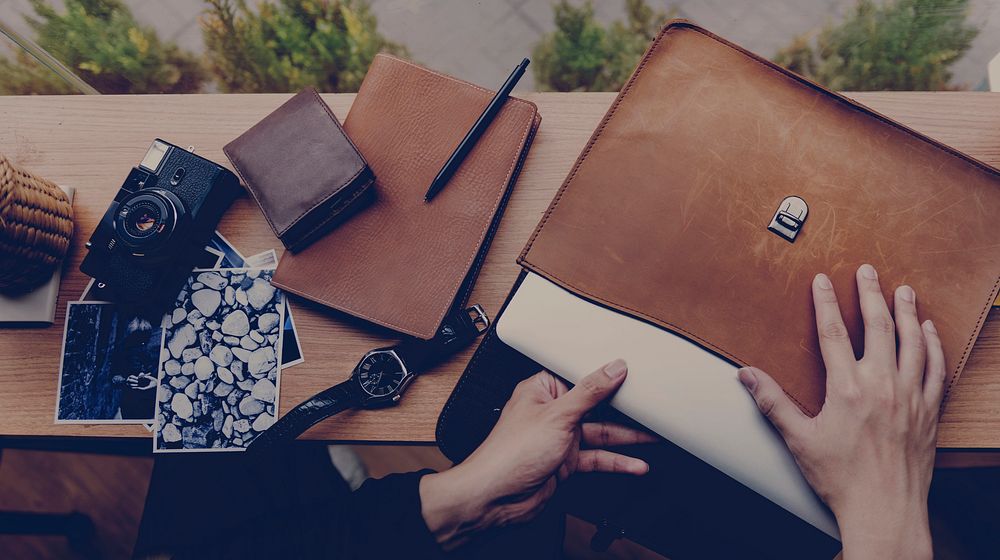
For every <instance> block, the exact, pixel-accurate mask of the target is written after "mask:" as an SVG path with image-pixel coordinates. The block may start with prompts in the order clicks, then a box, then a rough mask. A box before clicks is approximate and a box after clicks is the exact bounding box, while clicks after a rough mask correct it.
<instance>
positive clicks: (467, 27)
mask: <svg viewBox="0 0 1000 560" xmlns="http://www.w3.org/2000/svg"><path fill="white" fill-rule="evenodd" d="M125 2H126V4H128V5H129V6H130V7H131V8H132V9H133V11H134V12H135V14H136V17H138V18H139V20H140V21H142V22H144V23H147V24H149V25H153V26H154V27H155V28H156V29H157V30H158V31H159V32H160V35H161V37H163V38H165V39H168V40H172V41H175V42H177V43H179V44H181V45H183V46H184V47H185V48H189V49H191V50H194V51H201V50H202V49H203V44H202V40H201V30H200V29H199V27H198V16H199V14H200V13H201V11H202V10H203V9H204V2H202V0H169V1H163V0H125ZM854 2H855V0H758V1H756V2H746V1H744V0H673V1H669V0H650V1H649V3H650V5H653V6H657V7H659V8H661V9H666V8H668V7H670V6H674V7H676V8H677V9H678V13H679V15H680V16H681V17H686V18H690V19H693V20H694V21H696V22H698V23H699V24H701V25H703V26H705V27H707V28H708V29H710V30H712V31H714V32H715V33H718V34H719V35H722V36H724V37H726V38H728V39H730V40H732V41H735V42H737V43H739V44H741V45H743V46H744V47H747V48H749V49H750V50H752V51H755V52H757V53H760V54H762V55H765V56H771V55H773V54H774V53H775V51H777V50H778V49H779V48H781V47H783V46H785V45H787V44H788V42H789V41H790V40H791V39H792V38H793V37H794V36H796V35H798V34H801V33H805V32H808V31H811V30H814V29H816V28H818V27H821V26H822V25H823V24H824V23H826V22H828V21H837V20H839V19H840V17H841V16H842V14H844V13H845V12H846V11H849V10H850V8H851V6H853V5H854ZM54 3H56V4H61V0H54ZM552 3H553V2H552V1H551V0H371V4H372V10H373V12H374V13H375V14H376V15H377V17H378V20H379V29H380V30H381V32H382V33H383V34H384V35H386V36H387V37H390V38H391V39H392V40H394V41H396V42H399V43H402V44H404V45H406V46H407V47H409V49H410V52H411V53H412V55H413V58H415V59H416V60H418V61H420V62H422V63H424V64H427V65H429V66H432V67H434V68H436V69H439V70H442V71H444V72H448V73H450V74H454V75H456V76H459V77H461V78H465V79H467V80H471V81H473V82H476V83H480V84H483V85H486V86H495V84H496V83H499V82H500V81H501V80H502V79H503V78H504V77H505V76H506V75H507V74H508V73H509V72H510V70H511V68H513V66H514V64H516V63H517V62H518V61H519V60H520V59H521V57H523V56H530V54H531V48H532V46H533V45H534V44H535V43H536V42H537V41H538V39H539V37H541V35H542V34H544V33H546V32H548V31H551V30H552V29H553V27H554V24H553V17H552ZM29 6H30V5H29V3H28V0H0V20H2V21H4V22H5V23H7V24H9V25H11V26H13V27H14V28H15V29H16V30H18V31H22V32H23V31H27V27H26V25H25V24H24V22H23V21H22V19H21V17H20V15H21V14H23V13H26V12H28V11H30V7H29ZM623 6H624V0H597V1H595V2H594V7H595V11H596V13H597V16H598V17H599V18H600V19H601V20H602V21H605V22H610V21H613V20H615V19H621V18H623V17H624V8H623ZM969 21H971V22H973V23H974V24H975V25H977V26H979V27H980V29H981V32H980V34H979V36H978V38H977V39H976V41H975V43H974V44H973V46H972V49H971V50H970V51H969V52H968V53H967V54H966V56H965V57H964V58H963V59H962V60H960V61H959V62H958V63H957V64H955V66H954V67H953V70H954V74H955V79H954V82H955V83H956V84H964V85H966V86H967V87H971V88H981V89H985V87H986V86H985V77H986V65H987V63H988V62H989V60H990V59H991V58H993V56H994V55H995V54H997V53H998V52H1000V0H973V1H972V10H971V14H970V17H969ZM520 87H521V88H524V89H533V88H534V80H533V77H532V76H531V74H530V72H529V73H528V74H526V75H525V78H524V79H523V80H522V81H521V85H520Z"/></svg>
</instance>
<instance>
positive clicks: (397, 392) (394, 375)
mask: <svg viewBox="0 0 1000 560" xmlns="http://www.w3.org/2000/svg"><path fill="white" fill-rule="evenodd" d="M489 326H490V319H489V317H487V316H486V312H485V311H484V310H483V308H482V307H481V306H479V305H473V306H472V307H469V308H467V309H459V310H456V311H453V312H452V313H450V314H449V315H448V316H446V317H445V318H444V321H442V322H441V326H440V327H438V331H437V334H435V335H434V338H432V339H430V340H422V339H419V338H408V339H406V340H404V341H403V342H401V343H400V344H397V345H396V346H392V347H389V348H378V349H375V350H372V351H370V352H368V353H367V354H365V355H364V357H362V358H361V361H360V362H358V365H356V366H354V371H353V372H352V373H351V377H350V378H349V379H348V380H347V381H344V382H343V383H338V384H337V385H334V386H333V387H330V388H329V389H326V390H325V391H322V392H321V393H318V394H316V395H314V396H313V397H312V398H311V399H309V400H307V401H306V402H304V403H302V404H300V405H298V406H296V407H295V408H293V409H292V410H290V411H289V412H288V414H286V415H284V416H282V417H281V419H280V420H278V421H277V422H275V423H274V425H272V426H271V427H270V428H268V429H267V430H265V431H264V432H262V433H261V434H260V435H259V436H257V437H256V438H254V440H253V441H252V442H251V443H250V446H249V447H248V449H249V450H252V451H259V450H266V449H270V448H273V447H276V446H279V445H281V444H283V443H287V442H290V441H293V440H294V439H295V438H297V437H298V436H300V435H301V434H302V433H303V432H305V431H306V430H307V429H309V428H310V427H311V426H312V425H314V424H316V423H318V422H320V421H321V420H323V419H325V418H329V417H330V416H333V415H334V414H337V413H338V412H341V411H343V410H347V409H349V408H356V407H362V408H378V407H383V406H391V405H394V404H396V403H397V402H399V400H400V399H401V398H402V396H403V392H404V391H406V388H407V387H408V386H409V385H410V383H411V382H412V381H413V379H414V378H415V377H416V376H417V374H418V373H420V372H422V371H426V370H428V369H430V368H432V367H434V366H435V365H437V364H438V363H440V362H442V361H444V360H445V359H446V358H448V357H449V356H451V355H452V354H454V353H456V352H458V351H459V350H461V349H462V348H464V347H466V346H468V344H469V343H470V342H472V341H473V340H475V339H476V337H478V336H479V335H481V334H483V333H484V332H486V329H488V328H489Z"/></svg>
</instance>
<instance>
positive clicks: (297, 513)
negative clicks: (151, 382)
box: [177, 471, 441, 560]
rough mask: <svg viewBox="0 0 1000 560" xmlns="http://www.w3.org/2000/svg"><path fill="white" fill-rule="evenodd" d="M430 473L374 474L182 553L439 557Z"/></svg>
mask: <svg viewBox="0 0 1000 560" xmlns="http://www.w3.org/2000/svg"><path fill="white" fill-rule="evenodd" d="M429 472H432V471H419V472H414V473H407V474H393V475H389V476H387V477H385V478H381V479H378V480H375V479H371V480H368V481H367V482H365V483H364V484H363V485H362V486H361V488H359V489H358V490H356V491H354V492H351V493H348V494H346V495H344V496H342V497H341V499H339V500H327V501H323V502H314V503H311V504H307V505H303V506H302V507H298V508H296V509H294V510H289V511H280V512H279V511H276V512H274V513H273V514H271V515H268V516H266V517H261V518H258V519H257V520H255V521H251V522H250V524H248V525H247V526H246V527H245V528H243V530H239V531H237V532H235V533H233V534H231V535H230V538H228V539H224V540H220V541H219V542H217V543H215V544H213V543H211V542H208V543H204V544H203V545H201V546H196V547H195V548H193V549H191V550H190V551H188V552H187V553H186V554H183V555H180V556H177V558H233V559H245V558H266V559H268V560H277V559H279V558H317V559H319V558H336V559H345V560H347V559H351V560H354V559H361V558H437V557H439V556H440V555H441V551H440V547H438V545H437V543H436V542H435V541H434V538H433V536H432V535H431V534H430V531H429V530H428V529H427V525H426V524H425V523H424V519H423V515H422V514H421V510H420V492H419V486H420V478H421V477H422V476H423V475H425V474H427V473H429Z"/></svg>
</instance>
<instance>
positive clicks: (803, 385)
mask: <svg viewBox="0 0 1000 560" xmlns="http://www.w3.org/2000/svg"><path fill="white" fill-rule="evenodd" d="M793 196H794V197H798V201H801V204H800V202H798V201H797V200H795V199H789V198H788V197H793ZM803 204H804V206H807V207H808V213H807V214H805V212H804V206H803ZM779 211H783V214H782V215H780V216H776V213H778V212H779ZM801 218H805V219H804V221H801ZM774 219H777V224H776V225H774V224H772V220H774ZM998 219H1000V172H998V171H997V170H996V169H994V168H992V167H990V166H988V165H986V164H984V163H982V162H979V161H976V160H974V159H972V158H970V157H969V156H966V155H964V154H962V153H959V152H957V151H956V150H954V149H952V148H949V147H947V146H944V145H942V144H940V143H938V142H936V141H934V140H932V139H930V138H927V137H926V136H923V135H921V134H919V133H917V132H915V131H913V130H910V129H908V128H906V127H904V126H902V125H900V124H899V123H896V122H893V121H892V120H890V119H888V118H886V117H884V116H882V115H879V114H877V113H875V112H874V111H872V110H870V109H868V108H866V107H864V106H862V105H860V104H858V103H855V102H853V101H851V100H850V99H848V98H846V97H844V96H842V95H838V94H836V93H833V92H830V91H827V90H825V89H823V88H822V87H820V86H819V85H817V84H814V83H812V82H810V81H808V80H806V79H804V78H801V77H799V76H797V75H795V74H792V73H790V72H788V71H785V70H783V69H781V68H779V67H777V66H775V65H774V64H771V63H770V62H768V61H766V60H764V59H762V58H760V57H757V56H755V55H753V54H752V53H749V52H747V51H746V50H743V49H741V48H740V47H737V46H736V45H733V44H732V43H729V42H728V41H725V40H723V39H721V38H719V37H717V36H715V35H713V34H711V33H709V32H707V31H706V30H704V29H701V28H699V27H697V26H695V25H693V24H691V23H688V22H684V21H675V22H671V23H670V24H668V25H667V26H666V27H665V28H664V29H663V31H662V32H661V33H660V35H659V37H658V38H657V39H656V40H655V42H654V43H653V44H652V46H651V47H650V49H649V51H648V52H647V53H646V55H645V57H644V58H643V59H642V61H641V63H640V64H639V67H638V68H637V70H636V72H635V74H634V75H633V76H632V78H631V79H630V80H629V82H628V83H627V84H626V86H625V87H624V88H623V89H622V91H621V93H620V94H619V96H618V98H617V99H616V100H615V102H614V104H613V105H612V106H611V108H610V109H609V111H608V113H607V115H606V116H605V117H604V120H603V121H602V122H601V124H600V125H599V127H598V128H597V130H596V131H595V132H594V135H593V136H592V137H591V139H590V141H589V143H588V144H587V146H586V148H585V149H584V150H583V152H582V153H581V154H580V157H579V159H578V160H577V162H576V164H575V165H574V167H573V168H572V170H571V172H570V174H569V176H568V177H567V178H566V181H565V182H564V184H563V186H562V188H561V189H560V190H559V193H558V195H557V196H556V198H555V199H554V200H553V202H552V204H551V206H550V207H549V209H548V211H547V212H546V214H545V216H544V218H543V219H542V221H541V223H540V224H539V225H538V228H537V229H536V231H535V233H534V234H533V236H532V237H531V239H530V241H529V243H528V245H527V246H526V247H525V249H524V251H523V253H522V254H521V257H520V259H519V262H520V263H521V264H522V265H523V266H524V267H525V268H527V269H529V270H531V271H533V272H535V273H537V274H540V275H542V276H544V277H546V278H548V279H549V280H552V281H554V282H556V283H557V284H559V285H560V286H562V287H563V288H565V289H567V290H570V291H572V292H573V293H575V294H577V295H579V296H581V297H583V298H586V299H589V300H591V301H594V302H597V303H600V304H602V305H605V306H608V307H610V308H613V309H615V310H618V311H619V312H622V313H626V314H628V315H630V316H633V317H637V318H640V319H643V320H646V321H649V322H651V323H653V324H656V325H658V326H660V327H663V328H666V329H669V330H671V331H673V332H675V333H677V334H679V335H681V336H684V337H686V338H688V339H689V340H691V341H693V342H696V343H698V344H700V345H702V346H703V347H705V348H707V349H709V350H711V351H714V352H716V353H718V354H720V355H722V356H724V357H726V358H728V359H729V360H731V361H733V362H736V363H739V364H752V365H755V366H757V367H760V368H762V369H764V370H766V371H768V372H770V373H771V374H772V375H774V376H775V378H776V379H777V380H778V381H779V382H780V383H781V384H782V386H783V387H784V389H785V390H786V391H787V392H788V394H789V395H790V396H791V397H792V398H793V399H795V400H796V402H798V403H799V405H800V406H801V408H802V409H803V410H804V411H806V412H808V413H810V414H815V413H817V412H818V411H819V409H820V407H821V406H822V402H823V398H824V388H825V379H824V368H823V362H822V360H821V358H820V353H819V346H818V341H817V334H816V327H815V324H814V321H813V315H812V300H811V292H810V286H811V281H812V278H813V276H814V275H815V274H816V273H819V272H826V273H828V274H829V275H830V277H831V278H832V280H833V283H834V286H835V287H836V289H837V293H838V295H839V296H840V302H841V310H842V312H843V314H844V318H845V321H846V322H847V325H848V329H849V330H850V331H851V337H852V340H853V342H854V347H855V349H857V350H858V351H860V349H862V348H863V344H862V333H863V329H862V324H861V318H860V313H859V310H858V298H857V289H856V287H855V282H854V274H855V270H856V269H857V267H858V266H860V265H861V264H863V263H865V262H869V263H871V264H873V265H874V266H875V267H876V268H877V269H878V271H879V274H880V279H881V282H882V286H883V290H884V292H885V294H886V296H887V298H888V301H889V302H890V305H891V302H892V297H891V295H892V290H893V289H894V288H895V287H896V286H898V285H900V284H909V285H911V286H913V288H914V289H915V290H916V292H917V304H918V308H919V312H920V314H921V316H922V317H923V318H930V319H933V320H934V323H935V325H936V326H937V329H938V331H939V332H940V334H941V338H942V341H943V343H944V349H945V353H946V359H947V364H948V368H949V371H950V375H951V378H950V381H949V383H950V384H954V383H955V381H956V380H957V379H958V376H959V374H960V373H961V371H962V367H963V365H964V364H965V361H966V359H967V357H968V355H969V351H970V350H971V348H972V344H973V342H974V341H975V339H976V336H977V335H978V333H979V330H980V328H981V327H982V325H983V321H984V320H985V317H986V315H987V312H988V310H989V308H990V304H991V302H992V301H993V300H994V298H996V297H997V291H998V277H1000V240H998V239H997V227H996V224H997V220H998ZM769 226H772V229H775V230H777V231H778V232H783V233H784V235H781V234H779V233H776V232H775V231H771V230H770V229H769ZM782 228H783V229H782ZM786 237H791V238H794V241H790V240H789V239H788V238H786ZM949 387H950V385H949Z"/></svg>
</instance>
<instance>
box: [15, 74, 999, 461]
mask: <svg viewBox="0 0 1000 560" xmlns="http://www.w3.org/2000/svg"><path fill="white" fill-rule="evenodd" d="M852 96H853V97H855V98H856V99H858V100H859V101H861V102H863V103H866V104H868V105H870V106H872V107H873V108H875V109H876V110H878V111H881V112H883V113H885V114H887V115H889V116H890V117H893V118H896V119H898V120H900V121H901V122H903V123H905V124H907V125H910V126H912V127H913V128H915V129H917V130H919V131H921V132H924V133H926V134H928V135H930V136H932V137H934V138H936V139H938V140H941V141H943V142H945V143H946V144H950V145H952V146H954V147H956V148H958V149H960V150H962V151H964V152H966V153H969V154H970V155H972V156H974V157H976V158H979V159H981V160H983V161H986V162H987V163H990V164H993V165H997V166H1000V95H997V94H990V93H965V92H942V93H865V94H861V93H858V94H854V95H852ZM525 97H526V98H528V99H530V100H532V101H534V102H535V103H537V104H538V108H539V111H540V112H541V114H542V116H543V122H542V126H541V129H540V130H539V132H538V136H537V137H536V138H535V142H534V145H533V147H532V149H531V153H530V155H529V157H528V160H527V162H526V163H525V166H524V170H523V172H522V173H521V178H520V180H519V181H518V183H517V187H516V189H515V191H514V194H513V197H512V198H511V201H510V205H509V207H508V209H507V213H506V216H505V217H504V219H503V223H502V225H501V227H500V230H499V232H498V233H497V236H496V239H495V241H494V243H493V248H492V250H491V252H490V254H489V257H488V259H487V261H486V265H485V267H484V268H483V270H482V274H481V275H480V277H479V281H478V283H477V285H476V289H475V291H474V292H473V297H472V301H475V302H479V303H482V304H483V305H484V306H485V307H486V309H487V310H488V311H490V312H491V313H492V312H495V311H496V310H497V309H498V308H499V306H500V304H501V302H502V301H503V298H504V296H505V295H506V294H507V292H508V290H509V288H510V286H511V284H512V283H513V281H514V279H515V276H516V274H517V271H518V269H517V267H516V265H515V264H514V259H515V256H516V255H517V253H518V252H519V251H520V250H521V247H522V246H523V245H524V243H525V241H526V240H527V238H528V236H529V234H530V233H531V231H532V230H533V228H534V227H535V225H536V224H537V222H538V220H539V218H540V217H541V214H542V212H543V211H544V210H545V208H546V206H547V205H548V203H549V201H550V200H551V198H552V197H553V195H554V193H555V191H556V189H557V188H558V187H559V185H560V184H561V183H562V181H563V178H564V177H565V176H566V173H567V172H568V170H569V168H570V166H571V165H572V164H573V162H574V160H575V159H576V157H577V154H578V153H579V151H580V149H581V148H582V147H583V145H584V144H585V143H586V141H587V139H588V138H589V136H590V134H591V132H592V131H593V130H594V128H595V126H596V125H597V123H598V122H599V121H600V119H601V117H602V116H603V115H604V112H605V111H606V110H607V108H608V106H609V105H610V103H611V101H612V100H613V99H614V94H611V93H573V94H559V93H539V94H528V95H525ZM287 98H288V95H284V94H268V95H210V94H209V95H174V96H160V95H147V96H86V97H84V96H77V97H70V96H65V97H0V152H3V153H5V154H7V155H8V156H10V157H12V159H13V160H14V161H15V162H16V163H17V164H20V165H23V166H25V167H27V168H29V169H31V170H33V171H35V172H37V173H39V174H42V175H44V176H46V177H48V178H50V179H53V180H55V181H56V182H59V183H61V184H66V185H73V186H75V187H76V188H77V195H76V202H75V209H76V233H75V236H74V239H73V246H72V249H71V253H70V256H69V258H68V260H67V263H66V266H65V269H64V272H63V280H62V288H61V290H60V296H59V310H58V312H57V314H56V322H55V324H54V325H53V326H51V327H49V328H44V329H6V330H2V331H0V435H6V436H91V437H100V436H125V437H128V436H131V437H150V436H149V434H148V432H146V431H145V430H144V429H143V428H142V427H141V426H107V425H102V426H84V425H55V424H53V422H52V419H53V417H54V408H55V404H56V384H57V375H58V368H59V354H60V348H61V347H60V344H61V336H62V328H63V327H62V326H63V322H64V317H65V309H66V302H67V301H70V300H73V299H77V298H78V297H79V295H80V293H81V291H82V290H83V287H84V284H85V283H86V281H87V278H86V277H85V276H84V275H83V274H82V273H81V272H79V270H78V267H79V264H80V260H81V259H82V258H83V253H84V251H83V243H84V242H85V241H86V240H87V238H88V237H89V235H90V233H91V231H92V230H93V229H94V225H95V223H96V221H97V220H98V219H99V218H100V216H101V215H102V213H103V212H104V210H105V208H106V207H107V204H108V201H109V200H110V198H111V195H112V193H114V192H115V190H116V189H117V188H118V187H119V186H120V184H121V182H122V180H123V179H124V177H125V175H126V173H128V170H129V168H131V167H132V166H133V165H135V164H137V163H138V162H139V160H140V159H141V158H142V156H143V154H144V153H145V151H146V148H147V147H148V146H149V143H150V141H151V140H152V139H153V138H154V137H157V136H159V137H162V138H164V139H166V140H168V141H171V142H173V143H175V144H179V145H182V146H187V145H194V146H195V147H196V149H197V152H198V153H199V154H201V155H203V156H205V157H207V158H209V159H212V160H214V161H217V162H219V163H223V162H226V161H227V160H226V158H225V156H224V155H223V153H222V146H223V145H224V144H225V143H226V142H228V141H229V140H231V139H233V138H235V137H236V136H237V135H239V134H240V133H242V132H243V131H244V130H246V129H247V128H248V127H250V126H251V125H252V124H253V123H255V122H257V121H258V120H259V119H260V118H261V117H263V116H264V115H266V114H267V113H269V112H270V111H271V110H273V109H274V108H276V107H277V106H278V105H279V104H280V103H281V102H283V101H284V100H285V99H287ZM324 98H325V99H326V100H327V102H328V103H329V104H330V106H331V107H332V109H333V110H334V112H335V113H336V114H337V115H339V116H341V117H343V116H344V115H346V114H347V112H348V109H349V108H350V105H351V101H352V100H353V99H354V96H353V95H349V94H336V95H325V96H324ZM275 149H280V146H275ZM318 163H322V162H318ZM998 219H1000V217H998ZM998 223H1000V222H998ZM219 229H220V230H221V231H222V233H223V234H224V235H225V236H226V237H227V238H229V239H230V241H232V242H233V243H234V244H235V245H236V246H237V248H238V249H239V250H240V251H241V252H243V253H244V254H247V255H250V254H254V253H257V252H259V251H263V250H266V249H270V248H275V249H277V250H278V251H279V253H280V252H281V249H282V247H281V244H280V243H279V242H278V241H277V240H276V239H275V238H274V236H273V235H272V233H271V231H270V230H269V229H268V227H267V224H266V223H265V221H264V219H263V218H262V217H261V214H260V212H259V211H258V209H257V207H256V206H255V205H254V203H253V201H252V200H251V199H249V198H246V197H244V198H242V199H240V200H238V201H237V202H236V203H235V204H234V206H233V208H232V209H231V210H230V211H229V212H228V213H227V214H226V216H225V218H224V219H223V220H222V223H221V224H220V226H219ZM997 235H998V236H1000V227H998V229H997ZM293 308H294V313H295V319H296V324H297V327H298V331H299V337H300V341H301V346H302V350H303V354H304V356H305V360H306V361H305V363H303V364H301V365H299V366H296V367H294V368H292V369H289V370H287V371H285V372H283V373H282V382H281V406H280V410H281V412H287V411H288V410H289V409H290V408H291V407H293V406H294V405H295V404H296V403H298V402H300V401H302V400H304V399H306V398H307V397H309V396H311V395H312V394H313V393H315V392H317V391H319V390H321V389H323V388H325V387H327V386H329V385H331V384H334V383H337V382H340V381H341V380H343V379H344V378H346V376H347V374H348V372H349V371H350V370H351V368H352V367H353V366H354V364H355V363H356V361H357V360H358V359H359V358H360V356H361V355H363V354H364V353H365V352H366V351H367V350H369V349H371V348H374V347H376V346H379V345H383V344H385V343H387V342H389V340H386V339H383V338H379V337H378V336H375V335H373V334H372V333H371V332H368V331H366V330H365V329H364V328H363V327H359V326H358V325H347V324H344V322H339V321H338V320H336V319H333V318H331V317H330V316H328V315H327V314H325V313H324V312H323V311H322V310H320V309H315V308H310V307H306V306H304V305H296V304H295V303H294V302H293ZM471 354H472V349H468V350H466V351H465V352H463V353H462V354H461V355H460V356H458V357H456V358H455V359H453V360H451V361H450V362H448V363H446V364H444V365H443V366H441V367H438V368H437V369H435V370H434V371H432V372H430V373H428V374H425V375H423V376H420V377H419V378H418V379H417V380H416V381H415V382H414V383H413V385H412V387H411V388H410V390H409V391H408V392H407V394H406V396H405V398H404V399H403V401H402V403H401V404H400V405H399V406H397V407H395V408H389V409H383V410H378V411H353V412H348V413H343V414H340V415H338V416H337V417H335V418H333V419H330V420H327V421H326V422H323V423H321V424H319V425H317V426H315V427H314V428H313V429H311V430H310V431H309V432H308V434H307V437H309V438H315V439H327V440H341V441H348V440H349V441H370V442H410V443H416V442H419V443H430V442H433V441H434V428H435V423H436V422H437V417H438V414H439V412H440V411H441V408H442V406H443V405H444V403H445V401H446V399H447V398H448V395H449V394H450V393H451V390H452V388H453V387H454V385H455V383H456V381H457V380H458V377H459V375H461V373H462V370H463V368H464V367H465V364H466V363H467V361H468V359H469V357H470V356H471ZM938 445H939V446H940V447H943V448H1000V311H998V310H993V311H992V312H991V313H990V318H989V321H988V322H987V324H986V326H985V328H984V329H983V332H982V334H981V335H980V337H979V341H978V342H977V343H976V346H975V349H974V350H973V352H972V355H971V357H970V359H969V362H968V365H967V366H966V368H965V373H964V374H963V377H962V380H961V382H960V383H959V384H958V386H957V387H956V388H955V390H954V392H953V393H952V396H951V399H950V401H949V403H948V405H947V409H946V411H945V414H944V418H943V419H942V421H941V429H940V439H939V443H938Z"/></svg>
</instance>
